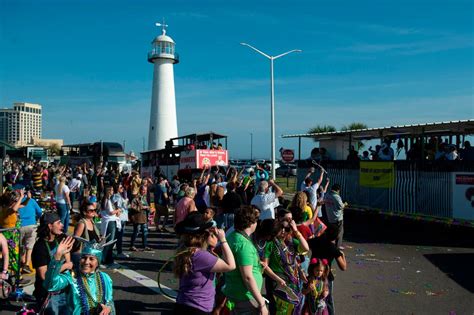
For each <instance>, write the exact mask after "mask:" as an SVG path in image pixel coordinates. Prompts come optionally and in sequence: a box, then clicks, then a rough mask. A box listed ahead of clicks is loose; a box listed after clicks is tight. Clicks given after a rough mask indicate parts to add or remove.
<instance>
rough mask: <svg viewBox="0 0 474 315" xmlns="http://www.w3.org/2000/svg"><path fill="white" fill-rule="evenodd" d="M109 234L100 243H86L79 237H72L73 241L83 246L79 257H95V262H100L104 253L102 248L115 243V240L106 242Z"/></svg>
mask: <svg viewBox="0 0 474 315" xmlns="http://www.w3.org/2000/svg"><path fill="white" fill-rule="evenodd" d="M109 236H110V234H109V235H107V236H106V237H104V238H103V239H102V240H101V241H100V242H96V241H95V240H94V241H88V240H86V239H85V238H82V237H79V236H74V235H73V236H72V237H73V238H74V239H75V240H77V241H79V242H81V243H83V244H84V246H83V247H82V252H81V256H84V255H92V256H95V257H97V260H98V261H99V264H100V262H101V261H102V252H103V251H104V247H105V246H107V245H110V244H113V243H115V242H116V241H117V240H113V241H109V242H107V239H108V238H109Z"/></svg>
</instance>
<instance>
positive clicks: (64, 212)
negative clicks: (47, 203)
mask: <svg viewBox="0 0 474 315" xmlns="http://www.w3.org/2000/svg"><path fill="white" fill-rule="evenodd" d="M56 207H57V208H58V215H59V218H60V219H61V223H62V224H63V225H64V233H67V229H68V228H69V206H68V205H67V204H65V203H58V204H56Z"/></svg>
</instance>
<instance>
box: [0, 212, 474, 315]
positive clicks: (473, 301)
mask: <svg viewBox="0 0 474 315" xmlns="http://www.w3.org/2000/svg"><path fill="white" fill-rule="evenodd" d="M345 230H346V231H345V243H344V246H345V253H346V257H347V260H348V270H347V271H344V272H343V271H340V270H337V269H336V270H335V274H336V280H335V285H334V291H335V305H336V311H337V313H338V314H449V315H454V314H456V315H459V314H474V271H473V266H474V248H473V246H472V233H471V232H472V231H469V230H462V231H461V232H460V231H459V229H456V228H453V227H444V226H438V225H432V224H424V223H420V222H410V221H406V220H397V219H383V218H380V217H375V216H370V215H364V214H361V213H358V212H352V213H351V212H347V213H346V217H345ZM470 233H471V234H470ZM130 234H131V229H130V228H127V234H126V237H125V240H126V243H125V246H128V245H129V243H128V242H129V240H130ZM139 240H140V238H139ZM149 240H150V241H149V242H150V244H149V246H150V247H152V248H153V249H154V250H153V251H150V252H143V251H140V252H133V253H132V252H127V253H128V254H130V258H127V259H124V260H117V262H118V263H119V264H120V265H121V267H119V268H117V269H114V270H109V269H107V270H106V272H107V273H109V275H110V276H111V277H112V279H113V281H114V298H115V305H116V309H117V313H118V314H171V313H172V309H173V300H172V298H169V297H166V296H165V295H164V294H163V293H161V291H160V289H159V288H158V284H157V282H156V281H157V272H158V270H159V269H160V268H161V267H162V266H163V264H164V263H165V262H166V261H167V260H168V259H169V258H170V257H172V255H173V252H174V249H175V247H176V243H177V239H176V237H175V236H174V234H172V233H161V232H156V231H153V230H152V231H150V235H149ZM126 248H127V247H126ZM159 282H160V283H161V284H162V286H163V290H164V291H165V292H166V293H167V294H168V295H170V296H176V291H175V290H176V289H177V286H178V281H177V279H175V278H174V277H173V275H172V273H171V265H167V266H166V267H165V268H164V270H163V273H162V274H161V276H160V279H159ZM26 291H28V290H26ZM1 307H2V308H3V310H2V314H14V311H15V310H18V309H19V303H12V304H11V305H5V304H3V305H1Z"/></svg>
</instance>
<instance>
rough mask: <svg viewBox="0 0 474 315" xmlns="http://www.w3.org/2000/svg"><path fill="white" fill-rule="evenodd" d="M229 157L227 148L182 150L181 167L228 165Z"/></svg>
mask: <svg viewBox="0 0 474 315" xmlns="http://www.w3.org/2000/svg"><path fill="white" fill-rule="evenodd" d="M228 164H229V157H228V154H227V150H193V151H185V152H181V156H180V159H179V166H180V169H185V168H205V167H206V168H208V167H211V166H217V165H218V166H227V165H228Z"/></svg>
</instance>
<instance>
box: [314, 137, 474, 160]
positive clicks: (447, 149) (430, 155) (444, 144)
mask: <svg viewBox="0 0 474 315" xmlns="http://www.w3.org/2000/svg"><path fill="white" fill-rule="evenodd" d="M358 147H359V149H360V150H362V149H361V148H363V146H362V145H361V144H359V145H358ZM403 150H404V151H405V158H406V160H412V161H413V160H420V159H424V160H429V161H459V160H462V161H474V147H472V146H471V143H470V141H467V140H466V141H464V143H463V144H462V146H461V145H460V146H457V145H455V144H453V143H450V142H449V141H448V140H447V139H445V140H444V141H443V139H442V138H441V137H431V138H429V140H428V141H427V142H426V143H423V144H422V143H421V142H414V143H413V144H411V145H410V147H409V148H406V147H405V144H404V142H403V141H402V140H401V139H399V140H398V141H396V148H395V150H394V149H393V148H392V140H391V139H388V138H386V139H384V140H383V141H382V144H380V145H376V146H375V148H372V146H370V147H369V148H368V149H367V150H364V151H362V154H359V151H358V150H356V148H355V146H351V147H350V149H349V150H348V151H349V153H348V154H347V158H346V159H347V160H348V161H393V160H398V159H400V153H401V152H402V151H403ZM311 156H312V157H313V159H314V160H315V161H317V162H321V161H327V160H330V159H331V158H330V156H329V154H328V152H327V150H326V149H325V148H315V149H313V151H312V152H311Z"/></svg>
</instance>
